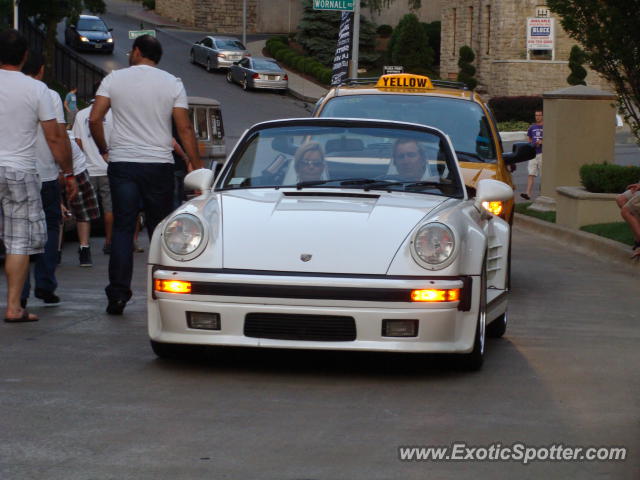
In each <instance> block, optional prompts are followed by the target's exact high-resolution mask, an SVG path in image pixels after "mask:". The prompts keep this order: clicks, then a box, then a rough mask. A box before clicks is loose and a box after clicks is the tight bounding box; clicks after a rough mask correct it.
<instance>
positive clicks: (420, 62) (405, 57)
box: [389, 13, 434, 74]
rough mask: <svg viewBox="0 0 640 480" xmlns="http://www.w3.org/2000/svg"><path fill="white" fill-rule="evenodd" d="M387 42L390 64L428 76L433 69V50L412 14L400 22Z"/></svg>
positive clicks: (416, 18)
mask: <svg viewBox="0 0 640 480" xmlns="http://www.w3.org/2000/svg"><path fill="white" fill-rule="evenodd" d="M394 34H395V36H393V35H392V37H391V41H390V42H389V49H390V51H391V62H392V63H393V64H394V65H402V66H403V67H404V69H405V71H406V72H411V73H418V74H430V73H431V69H432V68H433V57H434V55H433V50H432V49H431V47H430V46H429V39H428V37H427V34H426V32H425V30H424V28H422V25H421V24H420V22H419V21H418V17H416V16H415V15H414V14H413V13H408V14H407V15H405V16H404V17H402V19H401V20H400V23H399V24H398V27H397V28H396V29H395V32H394Z"/></svg>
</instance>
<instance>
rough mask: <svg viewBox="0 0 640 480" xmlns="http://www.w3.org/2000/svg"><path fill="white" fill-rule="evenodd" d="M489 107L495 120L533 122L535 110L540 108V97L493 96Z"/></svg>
mask: <svg viewBox="0 0 640 480" xmlns="http://www.w3.org/2000/svg"><path fill="white" fill-rule="evenodd" d="M489 108H490V109H491V111H492V112H493V115H494V117H495V119H496V122H514V121H520V122H527V123H529V124H532V123H533V122H535V112H536V110H542V97H537V96H531V97H524V96H523V97H493V98H492V99H491V100H489Z"/></svg>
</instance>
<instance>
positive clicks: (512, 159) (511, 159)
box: [502, 142, 536, 165]
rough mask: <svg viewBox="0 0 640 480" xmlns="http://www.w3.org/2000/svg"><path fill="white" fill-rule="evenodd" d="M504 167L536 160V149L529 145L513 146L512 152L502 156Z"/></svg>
mask: <svg viewBox="0 0 640 480" xmlns="http://www.w3.org/2000/svg"><path fill="white" fill-rule="evenodd" d="M502 158H503V159H504V163H505V164H506V165H513V164H514V163H520V162H526V161H528V160H533V159H534V158H536V148H535V147H534V146H533V145H531V144H530V143H526V142H519V143H514V144H513V151H512V152H511V153H505V154H504V155H502Z"/></svg>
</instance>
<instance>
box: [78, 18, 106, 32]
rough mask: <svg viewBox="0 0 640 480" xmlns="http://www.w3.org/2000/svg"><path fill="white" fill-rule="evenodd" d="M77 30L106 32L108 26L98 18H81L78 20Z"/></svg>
mask: <svg viewBox="0 0 640 480" xmlns="http://www.w3.org/2000/svg"><path fill="white" fill-rule="evenodd" d="M76 29H77V30H85V31H90V32H106V31H107V26H106V25H105V24H104V22H103V21H102V20H100V19H97V18H81V19H80V20H78V25H77V27H76Z"/></svg>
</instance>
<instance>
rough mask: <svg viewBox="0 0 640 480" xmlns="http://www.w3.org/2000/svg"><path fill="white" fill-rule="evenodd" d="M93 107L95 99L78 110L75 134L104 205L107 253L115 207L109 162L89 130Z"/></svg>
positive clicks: (107, 125) (107, 130) (107, 122)
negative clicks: (110, 184) (110, 183)
mask: <svg viewBox="0 0 640 480" xmlns="http://www.w3.org/2000/svg"><path fill="white" fill-rule="evenodd" d="M99 86H100V84H99V83H97V84H96V85H95V87H94V92H93V95H94V97H95V93H96V91H97V89H98V87H99ZM92 107H93V100H91V105H89V106H88V107H87V108H84V109H82V110H80V111H79V112H78V114H77V115H76V120H75V122H74V124H73V135H74V136H75V139H76V142H77V143H78V145H79V146H80V148H81V149H82V151H83V152H84V155H85V157H86V163H87V170H88V172H89V181H90V182H91V186H92V187H93V191H94V192H95V194H96V196H97V197H98V199H99V201H100V205H101V206H102V218H103V221H104V245H103V246H102V252H103V253H104V254H105V255H109V254H110V253H111V233H112V231H113V209H112V206H111V190H110V189H109V178H108V177H107V162H105V160H104V158H102V155H100V152H99V151H98V146H97V145H96V143H95V142H94V141H93V138H92V137H91V132H90V131H89V114H90V113H91V108H92ZM112 122H113V120H112V113H111V110H109V111H108V112H107V114H106V115H105V117H104V121H103V123H102V128H103V130H104V134H105V140H106V141H107V146H108V139H109V137H110V136H111V124H112Z"/></svg>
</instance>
